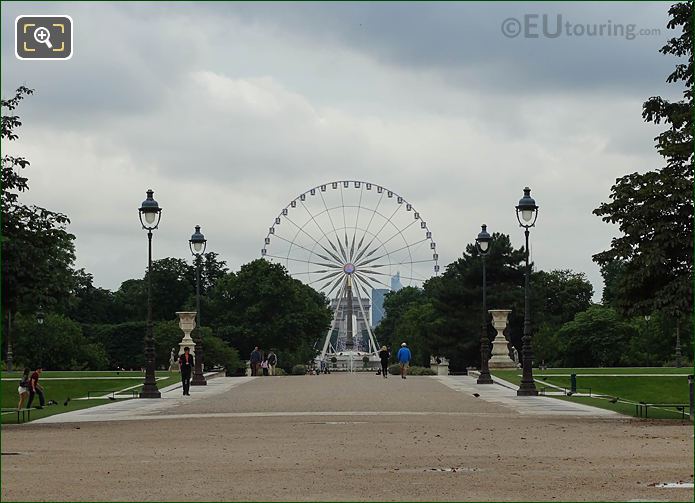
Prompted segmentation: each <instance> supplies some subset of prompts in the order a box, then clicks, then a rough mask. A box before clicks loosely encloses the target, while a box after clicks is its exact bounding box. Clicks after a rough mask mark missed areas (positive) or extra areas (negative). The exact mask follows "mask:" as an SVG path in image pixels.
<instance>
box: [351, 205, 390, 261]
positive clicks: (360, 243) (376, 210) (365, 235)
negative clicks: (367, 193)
mask: <svg viewBox="0 0 695 503" xmlns="http://www.w3.org/2000/svg"><path fill="white" fill-rule="evenodd" d="M383 199H384V192H382V193H381V197H380V198H379V200H378V201H377V203H376V206H375V207H374V210H373V211H372V216H371V217H370V218H369V222H368V223H367V227H366V228H365V229H364V234H362V238H361V239H360V242H359V244H358V245H357V251H358V252H359V250H360V249H361V248H362V243H363V242H364V238H366V237H367V233H368V232H369V228H370V227H371V225H372V221H373V220H374V217H375V216H376V214H377V212H378V211H379V206H380V205H381V201H382V200H383ZM363 253H364V251H363V252H362V253H361V254H360V255H359V256H358V257H357V258H355V260H359V257H360V256H361V255H362V254H363Z"/></svg>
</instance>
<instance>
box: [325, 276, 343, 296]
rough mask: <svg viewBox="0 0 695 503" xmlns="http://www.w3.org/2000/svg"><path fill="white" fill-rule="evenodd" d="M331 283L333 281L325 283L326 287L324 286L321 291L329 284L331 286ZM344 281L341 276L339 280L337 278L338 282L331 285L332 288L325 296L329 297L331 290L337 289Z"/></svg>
mask: <svg viewBox="0 0 695 503" xmlns="http://www.w3.org/2000/svg"><path fill="white" fill-rule="evenodd" d="M332 281H333V280H331V281H329V282H328V283H326V286H324V288H323V289H325V288H326V287H327V286H328V285H329V284H331V282H332ZM344 281H345V278H344V277H343V276H341V277H339V278H338V281H336V282H335V283H333V286H332V287H331V289H330V290H328V293H327V294H326V295H328V296H330V295H331V294H332V293H333V290H335V289H336V287H337V286H338V285H339V284H340V283H341V282H344Z"/></svg>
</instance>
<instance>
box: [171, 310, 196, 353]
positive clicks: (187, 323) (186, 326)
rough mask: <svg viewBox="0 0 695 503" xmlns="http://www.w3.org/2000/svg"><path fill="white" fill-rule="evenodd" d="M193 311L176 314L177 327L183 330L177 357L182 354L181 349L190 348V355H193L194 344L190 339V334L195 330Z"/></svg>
mask: <svg viewBox="0 0 695 503" xmlns="http://www.w3.org/2000/svg"><path fill="white" fill-rule="evenodd" d="M196 314H198V313H196V312H195V311H181V312H178V313H176V315H177V316H178V317H179V327H181V330H183V340H181V342H179V356H181V355H182V354H183V348H190V350H191V354H192V355H195V342H193V339H191V332H192V331H193V329H194V328H195V316H196Z"/></svg>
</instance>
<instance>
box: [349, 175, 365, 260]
mask: <svg viewBox="0 0 695 503" xmlns="http://www.w3.org/2000/svg"><path fill="white" fill-rule="evenodd" d="M363 195H364V189H362V186H361V185H360V200H359V201H358V202H357V217H356V218H355V231H354V232H353V233H352V245H351V246H350V261H352V258H353V257H354V253H355V238H356V237H357V227H358V226H359V223H360V211H362V196H363Z"/></svg>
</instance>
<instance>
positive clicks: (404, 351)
mask: <svg viewBox="0 0 695 503" xmlns="http://www.w3.org/2000/svg"><path fill="white" fill-rule="evenodd" d="M411 358H412V354H411V353H410V349H408V345H407V344H406V343H405V342H404V343H403V344H401V349H399V350H398V354H397V355H396V359H397V360H398V363H399V365H400V366H401V378H403V379H405V375H406V374H407V373H408V365H410V359H411Z"/></svg>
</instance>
